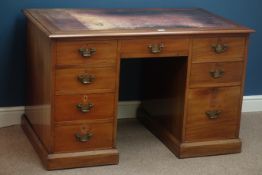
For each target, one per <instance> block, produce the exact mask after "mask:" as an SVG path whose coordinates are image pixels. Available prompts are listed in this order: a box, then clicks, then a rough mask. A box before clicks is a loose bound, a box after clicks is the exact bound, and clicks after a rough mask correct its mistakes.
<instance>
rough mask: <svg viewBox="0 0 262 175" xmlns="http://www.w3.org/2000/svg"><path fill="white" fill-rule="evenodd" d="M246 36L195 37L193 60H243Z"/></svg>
mask: <svg viewBox="0 0 262 175" xmlns="http://www.w3.org/2000/svg"><path fill="white" fill-rule="evenodd" d="M245 41H246V38H245V37H220V38H216V37H214V38H196V39H193V51H192V60H193V62H209V61H211V62H212V61H227V60H243V58H244V56H245Z"/></svg>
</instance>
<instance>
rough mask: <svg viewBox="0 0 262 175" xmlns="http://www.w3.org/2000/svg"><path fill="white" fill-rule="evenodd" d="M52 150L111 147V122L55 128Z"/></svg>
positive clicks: (67, 150)
mask: <svg viewBox="0 0 262 175" xmlns="http://www.w3.org/2000/svg"><path fill="white" fill-rule="evenodd" d="M54 143H55V144H54V152H73V151H86V150H98V149H106V148H112V147H113V124H112V123H97V124H81V125H70V126H57V127H56V128H55V140H54Z"/></svg>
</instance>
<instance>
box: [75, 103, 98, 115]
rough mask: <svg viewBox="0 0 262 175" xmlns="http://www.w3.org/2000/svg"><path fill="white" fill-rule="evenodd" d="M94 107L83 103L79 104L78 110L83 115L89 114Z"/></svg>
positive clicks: (91, 104)
mask: <svg viewBox="0 0 262 175" xmlns="http://www.w3.org/2000/svg"><path fill="white" fill-rule="evenodd" d="M93 107H94V104H93V103H91V102H89V103H87V104H83V103H78V104H77V105H76V108H77V109H78V110H79V111H80V112H83V113H87V112H89V111H90V110H91V109H92V108H93Z"/></svg>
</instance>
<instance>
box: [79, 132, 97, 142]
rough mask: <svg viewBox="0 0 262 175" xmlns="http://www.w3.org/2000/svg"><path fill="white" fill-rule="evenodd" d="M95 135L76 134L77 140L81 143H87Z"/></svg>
mask: <svg viewBox="0 0 262 175" xmlns="http://www.w3.org/2000/svg"><path fill="white" fill-rule="evenodd" d="M92 136H93V134H92V133H86V134H80V133H76V134H75V138H76V140H77V141H79V142H87V141H89V140H90V139H91V138H92Z"/></svg>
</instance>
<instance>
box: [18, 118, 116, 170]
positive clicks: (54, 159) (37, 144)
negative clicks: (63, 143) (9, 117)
mask: <svg viewBox="0 0 262 175" xmlns="http://www.w3.org/2000/svg"><path fill="white" fill-rule="evenodd" d="M22 128H23V130H24V132H25V134H26V135H27V137H28V139H29V140H30V142H31V143H32V145H33V147H34V149H35V151H36V152H37V154H38V155H39V157H40V159H41V161H42V162H43V164H44V166H45V168H46V169H47V170H54V169H64V168H76V167H86V166H97V165H110V164H118V162H119V153H118V151H117V149H107V150H96V151H85V152H73V153H54V154H50V153H48V152H47V150H46V149H45V147H44V146H43V144H42V143H41V141H40V140H39V139H38V137H37V135H36V134H35V132H34V130H33V128H32V126H31V124H30V122H29V121H28V119H27V118H26V116H22Z"/></svg>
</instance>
